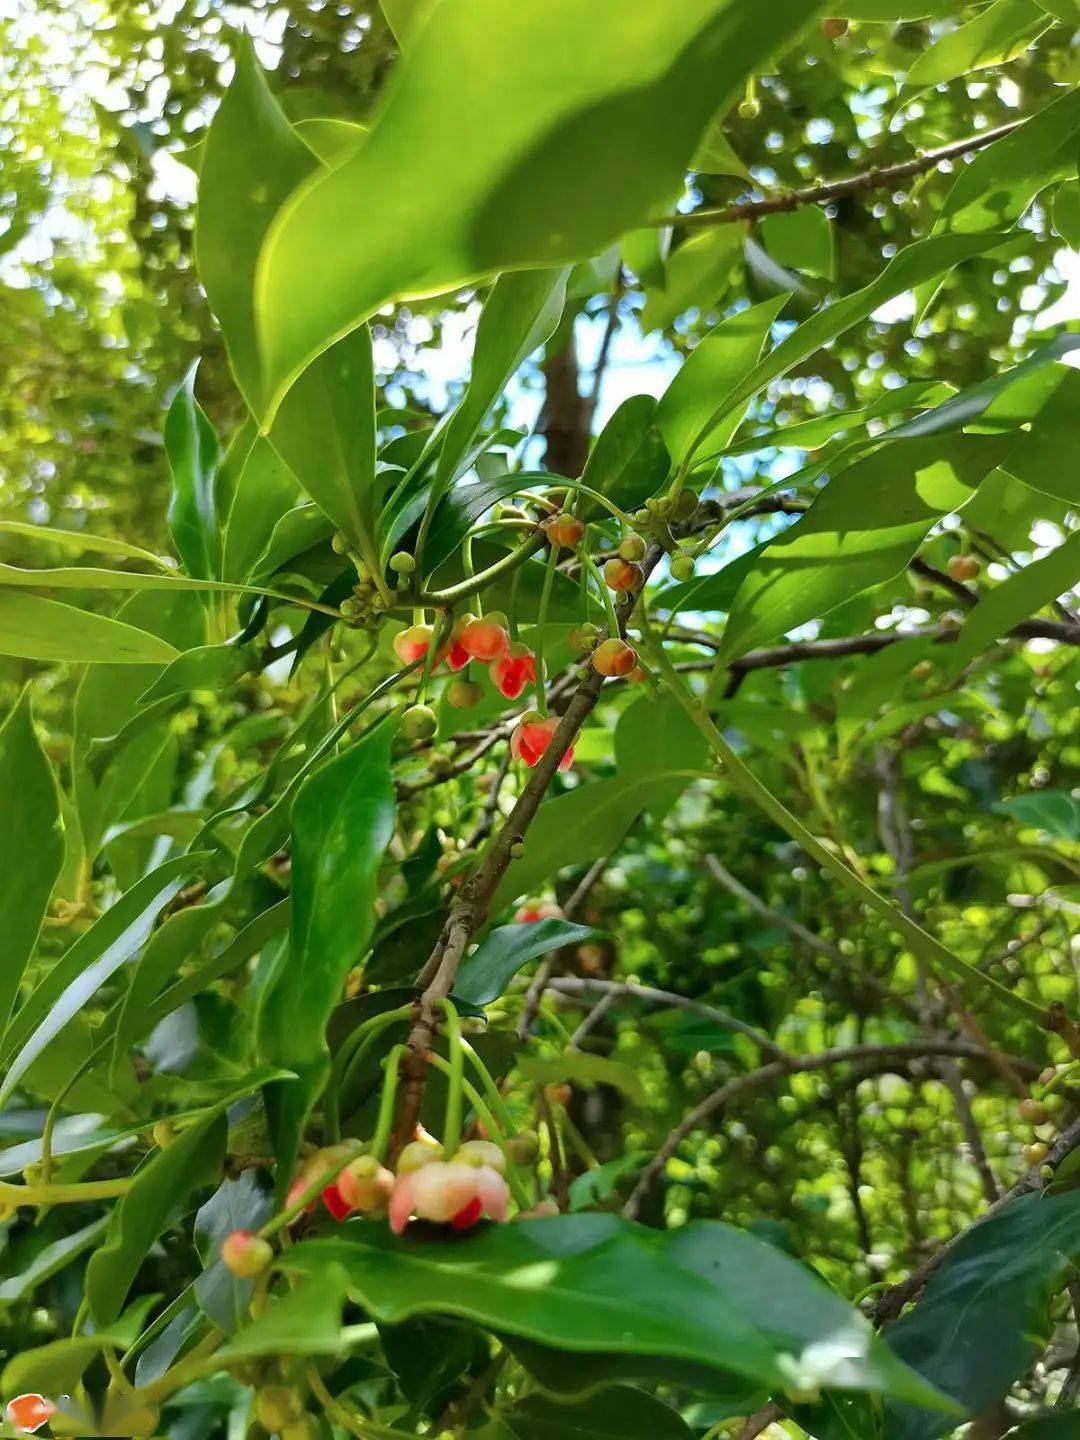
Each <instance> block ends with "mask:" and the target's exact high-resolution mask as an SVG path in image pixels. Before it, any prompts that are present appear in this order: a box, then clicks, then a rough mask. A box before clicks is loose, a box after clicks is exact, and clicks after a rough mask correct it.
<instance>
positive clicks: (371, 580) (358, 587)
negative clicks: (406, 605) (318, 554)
mask: <svg viewBox="0 0 1080 1440" xmlns="http://www.w3.org/2000/svg"><path fill="white" fill-rule="evenodd" d="M330 543H331V545H332V547H333V550H334V553H335V554H336V555H347V556H348V557H349V559H350V560H351V561H352V563H353V565H354V566H355V567H356V574H357V581H356V584H355V585H354V586H353V592H352V594H351V595H346V597H345V599H344V600H342V602H341V604H340V606H339V607H338V608H339V609H340V611H341V618H342V619H343V620H344V621H345V623H346V624H347V625H351V626H353V627H354V628H356V629H370V627H371V626H372V625H373V624H374V623H375V622H376V621H377V620H378V618H379V616H380V615H381V614H382V613H383V612H384V611H385V610H386V609H387V600H386V597H385V595H384V594H383V592H382V590H381V589H380V587H379V584H378V582H377V581H376V579H375V576H374V575H373V574H372V573H371V570H370V568H369V567H368V565H367V563H366V562H365V560H364V558H363V556H362V555H360V554H358V553H357V551H355V550H353V549H352V548H351V547H350V545H349V541H348V538H347V537H346V536H345V535H343V534H342V533H341V532H340V531H338V533H337V534H336V535H335V536H334V538H333V540H332V541H331V542H330ZM407 558H408V559H409V560H410V561H411V560H412V556H411V555H410V556H408V557H407ZM394 559H395V560H396V559H398V557H397V556H396V555H395V556H394Z"/></svg>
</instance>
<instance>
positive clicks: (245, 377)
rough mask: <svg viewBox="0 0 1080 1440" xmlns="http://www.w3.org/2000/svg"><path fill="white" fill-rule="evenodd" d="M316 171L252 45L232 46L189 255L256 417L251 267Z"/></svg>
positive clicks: (209, 143) (205, 158) (256, 366)
mask: <svg viewBox="0 0 1080 1440" xmlns="http://www.w3.org/2000/svg"><path fill="white" fill-rule="evenodd" d="M318 168H319V166H318V162H317V161H316V159H315V157H314V155H313V154H312V152H311V151H310V150H309V149H308V147H307V145H305V144H304V142H303V140H301V139H300V138H299V136H298V135H297V134H296V133H295V132H294V130H293V128H292V126H291V125H290V124H289V122H288V121H287V120H286V118H285V116H284V115H283V114H282V112H281V109H280V107H279V106H278V103H277V101H276V100H275V99H274V97H273V95H271V93H270V90H269V87H268V86H267V83H266V78H265V76H264V75H263V72H262V69H261V67H260V65H259V63H258V61H257V60H256V58H255V51H254V49H253V47H252V44H251V41H250V40H249V39H248V38H247V37H246V36H244V37H243V38H241V39H240V40H238V42H237V44H236V73H235V75H234V77H233V82H232V84H231V85H230V86H229V88H228V90H227V91H226V93H225V96H224V98H223V100H222V101H221V104H220V105H219V106H218V109H217V113H216V114H215V116H214V119H213V121H212V123H211V125H210V131H209V133H208V135H207V137H206V142H205V146H204V153H203V157H202V164H201V167H200V174H199V203H198V211H197V218H196V225H195V256H196V261H197V264H198V269H199V279H200V280H201V281H202V284H203V288H204V289H205V291H206V294H207V298H208V299H209V301H210V308H211V310H213V312H214V314H215V315H216V316H217V318H218V322H219V324H220V325H221V329H222V333H223V334H224V336H225V345H226V348H227V349H228V352H229V359H230V361H231V363H232V368H233V374H234V375H235V376H236V381H237V384H238V385H239V387H240V389H241V391H242V392H243V395H244V398H245V399H246V400H247V402H248V407H249V409H250V410H251V411H252V412H253V413H255V414H260V413H261V409H260V403H261V397H262V387H261V383H260V365H259V354H258V346H257V343H256V335H255V305H254V285H255V265H256V261H257V260H258V256H259V250H260V248H261V247H262V243H263V239H264V237H265V235H266V232H267V229H268V227H269V225H270V222H271V221H272V220H273V218H274V215H275V214H276V213H277V211H278V210H279V209H280V208H281V206H282V204H283V203H284V201H285V200H286V198H287V197H288V195H289V194H290V192H291V191H292V190H294V189H295V188H296V186H297V185H299V183H300V181H301V180H303V179H304V178H305V176H307V175H309V174H310V173H311V172H312V171H314V170H317V169H318Z"/></svg>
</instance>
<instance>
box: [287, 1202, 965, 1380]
mask: <svg viewBox="0 0 1080 1440" xmlns="http://www.w3.org/2000/svg"><path fill="white" fill-rule="evenodd" d="M282 1260H283V1264H284V1265H285V1266H286V1267H287V1268H288V1269H289V1270H290V1271H294V1272H296V1273H298V1274H305V1275H310V1276H313V1277H317V1276H320V1275H322V1274H324V1273H326V1272H327V1270H328V1269H329V1270H331V1271H332V1270H333V1269H335V1268H336V1267H342V1268H344V1270H345V1271H346V1272H347V1274H348V1278H349V1284H350V1286H351V1287H352V1288H353V1289H355V1291H356V1292H357V1294H358V1295H359V1296H360V1298H361V1299H362V1301H363V1303H364V1305H365V1306H366V1308H367V1309H368V1310H369V1312H370V1313H371V1314H372V1315H374V1316H375V1318H376V1319H377V1320H380V1321H391V1322H397V1321H399V1320H405V1319H408V1318H410V1317H411V1316H414V1315H446V1316H457V1317H459V1318H460V1319H463V1320H471V1321H473V1322H474V1323H476V1324H479V1325H484V1326H486V1327H488V1328H491V1329H494V1330H497V1331H502V1332H505V1333H506V1334H509V1335H516V1336H522V1337H524V1338H526V1339H530V1340H534V1341H538V1342H539V1343H541V1344H545V1345H550V1346H555V1347H557V1348H559V1349H562V1350H570V1351H585V1352H607V1353H611V1352H620V1353H625V1354H638V1355H656V1356H668V1357H672V1358H677V1359H682V1360H692V1361H696V1362H698V1363H700V1364H702V1365H705V1366H708V1367H710V1368H711V1369H714V1370H716V1371H718V1372H721V1373H730V1374H736V1375H742V1376H745V1377H747V1378H749V1379H752V1380H760V1381H762V1383H765V1384H771V1385H781V1386H782V1385H785V1384H790V1383H792V1377H793V1376H795V1375H796V1374H801V1375H803V1376H805V1377H809V1376H811V1375H813V1376H814V1377H816V1383H819V1384H822V1385H826V1386H835V1387H837V1388H845V1389H868V1390H875V1391H889V1392H892V1393H895V1394H897V1395H903V1396H904V1397H905V1398H908V1399H911V1400H913V1401H916V1402H921V1403H926V1404H931V1405H933V1404H937V1403H944V1402H940V1401H939V1400H938V1397H937V1395H936V1394H935V1392H934V1391H933V1390H932V1389H931V1388H930V1387H928V1386H927V1385H926V1384H925V1383H924V1382H922V1381H920V1380H919V1378H918V1377H917V1376H916V1375H914V1374H913V1373H912V1372H911V1371H909V1370H908V1369H907V1368H906V1367H905V1366H903V1365H902V1364H900V1363H899V1362H898V1361H897V1360H896V1358H895V1357H894V1356H893V1355H892V1353H891V1352H890V1351H889V1349H888V1348H887V1347H886V1346H885V1344H884V1343H883V1342H882V1341H881V1340H879V1339H878V1338H877V1337H876V1336H875V1335H874V1334H873V1333H872V1332H871V1330H870V1328H869V1326H868V1325H867V1323H866V1322H865V1320H863V1318H862V1317H861V1316H860V1315H859V1314H858V1313H857V1312H856V1311H855V1310H853V1309H852V1308H851V1307H850V1306H849V1305H848V1304H847V1303H846V1302H845V1301H843V1300H841V1299H840V1298H839V1297H838V1296H836V1295H834V1294H832V1292H831V1291H829V1289H828V1288H827V1287H826V1286H825V1285H824V1284H823V1283H822V1282H821V1281H820V1280H818V1279H817V1278H816V1277H814V1276H812V1275H810V1273H809V1272H808V1271H806V1270H804V1269H803V1268H802V1267H801V1266H800V1265H798V1264H797V1263H796V1262H795V1261H793V1260H791V1259H790V1258H789V1257H788V1256H786V1255H784V1254H782V1253H781V1252H780V1251H778V1250H775V1249H773V1248H772V1247H771V1246H769V1245H766V1244H764V1243H763V1242H762V1241H759V1240H755V1239H753V1238H752V1237H751V1236H749V1235H746V1234H744V1233H743V1232H741V1231H738V1230H733V1229H731V1228H730V1227H728V1226H726V1225H721V1224H718V1223H716V1222H712V1221H704V1222H697V1223H694V1224H691V1225H687V1226H685V1227H684V1228H683V1229H681V1230H673V1231H657V1230H648V1229H646V1228H645V1227H644V1226H641V1225H637V1224H635V1223H634V1222H632V1221H628V1220H620V1219H618V1218H616V1217H615V1216H613V1215H563V1216H560V1217H558V1218H554V1219H548V1220H523V1221H518V1222H517V1223H515V1224H513V1225H497V1226H490V1227H488V1228H486V1229H483V1230H480V1231H475V1232H473V1233H472V1234H471V1235H470V1236H469V1237H468V1239H466V1240H464V1241H462V1242H460V1243H458V1244H446V1243H445V1242H443V1241H440V1240H438V1239H435V1240H431V1239H426V1238H420V1237H414V1236H412V1235H408V1236H406V1237H405V1238H403V1239H400V1240H398V1239H395V1238H394V1237H392V1236H391V1235H390V1234H389V1233H388V1232H387V1231H386V1229H385V1228H384V1227H382V1226H375V1225H370V1224H365V1223H364V1222H355V1221H353V1222H347V1223H346V1224H345V1225H344V1226H343V1227H342V1228H341V1230H340V1231H339V1232H338V1234H337V1236H336V1237H335V1238H333V1239H326V1240H314V1241H308V1242H305V1243H304V1244H302V1245H299V1246H296V1247H294V1248H293V1249H292V1250H290V1251H289V1252H287V1253H286V1255H284V1256H283V1257H282ZM615 1277H618V1279H617V1283H615ZM613 1341H614V1342H615V1343H613Z"/></svg>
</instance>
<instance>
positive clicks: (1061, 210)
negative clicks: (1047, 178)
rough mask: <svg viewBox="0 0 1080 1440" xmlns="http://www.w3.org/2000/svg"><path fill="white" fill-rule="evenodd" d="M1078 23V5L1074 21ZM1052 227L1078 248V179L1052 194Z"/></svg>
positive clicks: (1067, 181)
mask: <svg viewBox="0 0 1080 1440" xmlns="http://www.w3.org/2000/svg"><path fill="white" fill-rule="evenodd" d="M1075 23H1076V24H1077V25H1080V7H1078V12H1077V17H1076V22H1075ZM1053 215H1054V229H1055V230H1056V231H1057V233H1058V234H1059V235H1060V236H1061V238H1062V240H1064V241H1065V244H1066V245H1068V247H1069V249H1070V250H1080V180H1066V181H1065V183H1064V184H1063V185H1060V186H1059V187H1058V191H1057V194H1056V195H1055V196H1054V207H1053Z"/></svg>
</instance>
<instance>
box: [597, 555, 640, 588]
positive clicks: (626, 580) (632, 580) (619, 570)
mask: <svg viewBox="0 0 1080 1440" xmlns="http://www.w3.org/2000/svg"><path fill="white" fill-rule="evenodd" d="M644 578H645V577H644V575H642V573H641V567H640V566H639V565H632V564H631V563H630V562H629V561H628V560H622V559H619V558H618V557H616V556H612V558H611V559H610V560H609V561H608V562H607V563H606V564H605V566H604V580H605V581H606V582H607V585H608V588H609V589H611V590H615V591H617V592H619V593H620V594H623V593H625V592H627V591H629V590H636V589H637V588H638V587H639V586H640V585H641V583H642V581H643V580H644Z"/></svg>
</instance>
